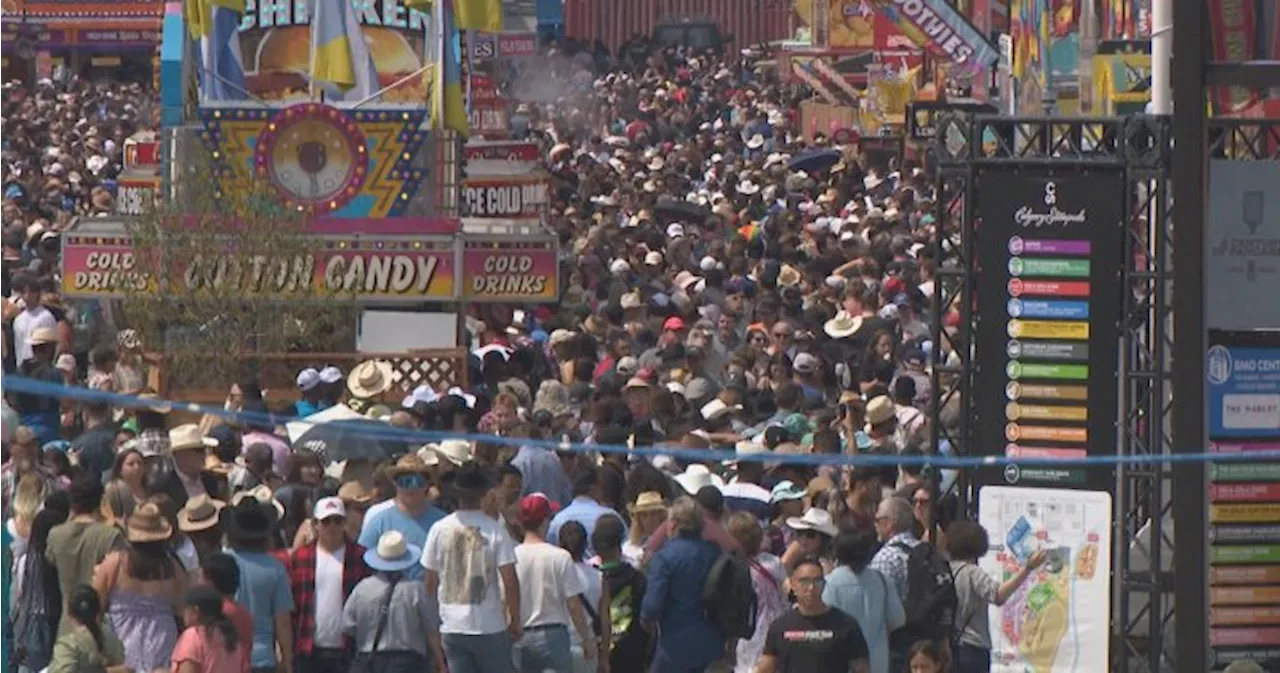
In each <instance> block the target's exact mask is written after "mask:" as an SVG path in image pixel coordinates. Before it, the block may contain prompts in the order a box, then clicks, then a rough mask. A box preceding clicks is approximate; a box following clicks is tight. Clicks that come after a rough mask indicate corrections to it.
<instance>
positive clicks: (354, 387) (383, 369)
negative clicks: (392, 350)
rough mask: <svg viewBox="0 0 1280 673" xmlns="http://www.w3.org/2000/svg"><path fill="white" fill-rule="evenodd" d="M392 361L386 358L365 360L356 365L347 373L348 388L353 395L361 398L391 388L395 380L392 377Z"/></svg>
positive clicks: (379, 393)
mask: <svg viewBox="0 0 1280 673" xmlns="http://www.w3.org/2000/svg"><path fill="white" fill-rule="evenodd" d="M391 374H392V368H391V363H390V362H387V361H386V360H365V361H364V362H361V363H360V364H358V365H356V366H355V368H354V369H352V370H351V373H350V374H348V375H347V390H350V391H351V396H352V397H355V398H359V399H367V398H370V397H377V396H378V395H381V394H382V393H385V392H387V391H388V390H391V386H393V385H395V381H393V380H392V379H391Z"/></svg>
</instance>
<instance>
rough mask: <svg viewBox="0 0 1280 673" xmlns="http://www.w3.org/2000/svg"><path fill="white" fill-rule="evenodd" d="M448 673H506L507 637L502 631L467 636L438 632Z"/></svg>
mask: <svg viewBox="0 0 1280 673" xmlns="http://www.w3.org/2000/svg"><path fill="white" fill-rule="evenodd" d="M440 638H441V640H442V641H444V659H445V661H446V662H447V663H448V664H449V673H510V671H511V636H509V635H507V632H506V631H499V632H498V633H486V634H484V635H479V636H475V635H467V634H464V633H442V634H440Z"/></svg>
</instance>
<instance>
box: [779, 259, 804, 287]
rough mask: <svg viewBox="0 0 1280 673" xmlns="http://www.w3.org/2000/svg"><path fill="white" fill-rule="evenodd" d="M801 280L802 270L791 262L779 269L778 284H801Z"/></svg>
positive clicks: (788, 285)
mask: <svg viewBox="0 0 1280 673" xmlns="http://www.w3.org/2000/svg"><path fill="white" fill-rule="evenodd" d="M800 280H801V275H800V270H799V269H797V268H795V267H794V266H791V265H790V264H783V265H782V269H781V270H780V271H778V284H779V285H783V286H787V287H790V286H792V285H799V284H800Z"/></svg>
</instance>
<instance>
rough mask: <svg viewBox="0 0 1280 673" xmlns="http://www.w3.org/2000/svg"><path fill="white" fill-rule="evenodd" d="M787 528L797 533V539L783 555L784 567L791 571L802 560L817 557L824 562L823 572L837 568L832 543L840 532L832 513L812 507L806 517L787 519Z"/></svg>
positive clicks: (807, 511)
mask: <svg viewBox="0 0 1280 673" xmlns="http://www.w3.org/2000/svg"><path fill="white" fill-rule="evenodd" d="M787 527H788V528H790V529H791V530H793V531H795V539H794V540H792V541H791V544H790V545H788V546H787V551H786V552H785V553H784V554H783V555H782V564H783V566H785V567H786V568H788V569H790V568H791V567H792V566H793V565H794V564H795V563H796V562H797V561H799V560H800V559H803V558H809V557H817V558H818V559H819V560H820V561H821V562H822V570H823V572H825V573H830V572H831V571H832V570H833V569H834V568H835V565H836V563H835V557H834V555H833V554H832V550H831V541H832V540H834V539H835V537H836V534H837V533H839V532H840V531H839V529H838V528H837V527H836V524H835V520H834V519H832V518H831V513H830V512H828V511H827V510H825V509H818V508H816V507H810V508H809V509H807V510H805V513H804V516H793V517H791V518H789V519H787Z"/></svg>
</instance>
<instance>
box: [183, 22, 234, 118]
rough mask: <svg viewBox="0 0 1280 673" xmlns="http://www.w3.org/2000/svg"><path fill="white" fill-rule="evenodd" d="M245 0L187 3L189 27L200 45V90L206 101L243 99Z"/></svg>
mask: <svg viewBox="0 0 1280 673" xmlns="http://www.w3.org/2000/svg"><path fill="white" fill-rule="evenodd" d="M244 5H245V0H186V2H185V8H186V14H187V25H188V27H189V30H190V31H191V36H192V37H193V38H194V39H196V40H197V41H198V42H199V45H200V89H201V91H202V93H203V97H204V99H205V100H209V101H228V100H243V99H244V98H245V97H246V96H247V94H246V92H245V88H244V86H245V80H244V59H243V58H242V57H241V54H240V32H239V27H240V17H242V16H244Z"/></svg>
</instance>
